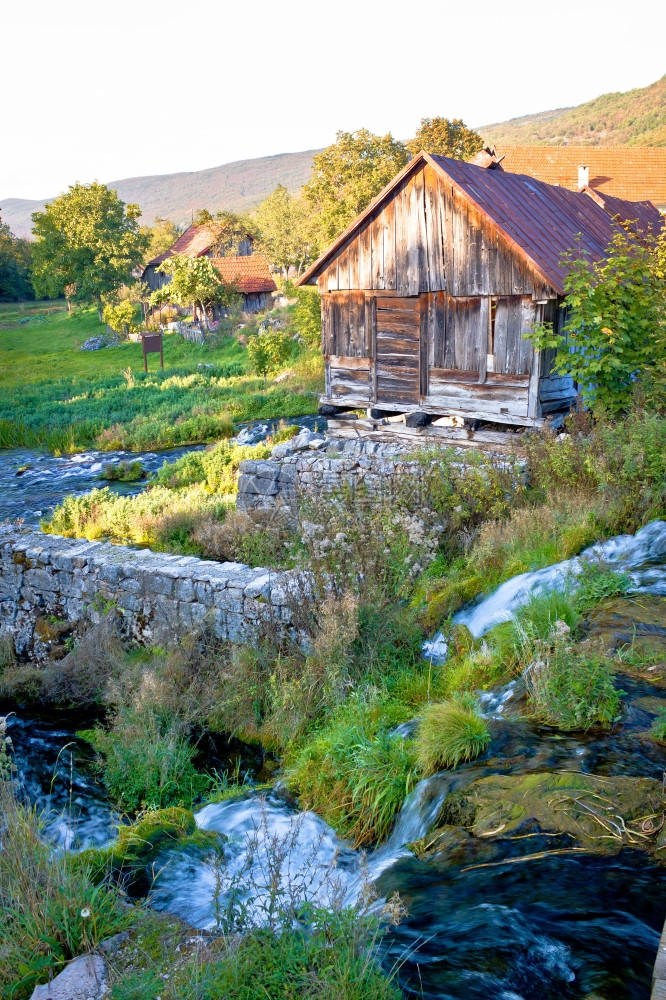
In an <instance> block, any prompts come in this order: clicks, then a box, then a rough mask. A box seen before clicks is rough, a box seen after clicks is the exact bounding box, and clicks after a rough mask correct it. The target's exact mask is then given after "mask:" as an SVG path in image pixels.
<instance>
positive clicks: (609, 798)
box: [419, 772, 666, 852]
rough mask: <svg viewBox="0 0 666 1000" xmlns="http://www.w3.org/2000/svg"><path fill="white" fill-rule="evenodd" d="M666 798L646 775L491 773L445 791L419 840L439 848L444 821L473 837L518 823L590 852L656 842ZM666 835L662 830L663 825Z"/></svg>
mask: <svg viewBox="0 0 666 1000" xmlns="http://www.w3.org/2000/svg"><path fill="white" fill-rule="evenodd" d="M665 808H666V803H665V801H664V794H663V789H662V784H661V782H660V781H655V780H653V779H652V778H635V777H625V776H617V777H601V776H598V775H593V774H581V773H579V772H555V773H553V772H546V773H543V772H539V773H536V774H526V775H502V774H494V775H490V776H488V777H485V778H480V779H479V780H478V781H475V782H474V783H473V784H472V785H469V786H468V787H467V788H465V789H461V790H459V791H457V792H453V793H452V794H450V795H448V796H447V797H446V799H445V800H444V804H443V806H442V809H441V811H440V814H439V817H438V820H437V829H435V831H434V832H433V833H431V834H430V835H429V836H428V837H426V838H424V839H423V840H422V841H420V842H419V849H420V851H421V852H423V851H425V850H426V848H425V845H427V844H428V842H430V843H431V844H432V845H433V846H432V848H431V850H434V851H436V850H439V848H438V846H437V845H438V838H439V836H440V834H441V832H442V830H443V829H445V828H450V827H451V826H459V827H462V828H463V829H464V830H466V831H468V832H469V833H472V834H473V835H474V836H475V837H484V838H486V837H488V838H490V837H501V838H505V837H511V836H512V835H514V834H517V833H518V831H520V830H525V829H527V830H530V831H534V830H538V831H541V832H542V833H551V834H563V835H568V836H569V837H570V839H571V844H572V846H574V845H579V846H582V847H586V848H589V849H592V850H595V851H600V852H608V851H616V850H619V848H620V847H622V846H627V845H630V846H634V847H639V848H643V849H644V850H654V849H656V848H658V847H659V846H660V845H661V839H660V838H661V837H662V829H663V823H664V810H665ZM663 835H664V838H665V839H666V832H664V834H663Z"/></svg>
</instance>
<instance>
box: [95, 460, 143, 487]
mask: <svg viewBox="0 0 666 1000" xmlns="http://www.w3.org/2000/svg"><path fill="white" fill-rule="evenodd" d="M146 475H147V473H146V470H145V469H144V467H143V466H142V465H141V462H110V463H109V464H108V465H105V466H104V469H103V471H102V475H101V477H100V478H101V479H106V480H107V481H108V482H118V483H136V482H138V481H139V480H141V479H145V478H146Z"/></svg>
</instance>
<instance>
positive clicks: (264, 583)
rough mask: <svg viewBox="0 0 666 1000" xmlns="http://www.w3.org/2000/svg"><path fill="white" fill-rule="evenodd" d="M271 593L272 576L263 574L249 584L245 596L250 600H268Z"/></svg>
mask: <svg viewBox="0 0 666 1000" xmlns="http://www.w3.org/2000/svg"><path fill="white" fill-rule="evenodd" d="M270 591H271V574H270V573H262V574H260V575H259V576H256V577H255V578H254V580H251V581H250V583H248V585H247V587H246V588H245V590H244V591H243V595H244V596H245V597H249V598H255V599H256V598H257V597H263V598H264V599H265V600H268V598H269V597H270Z"/></svg>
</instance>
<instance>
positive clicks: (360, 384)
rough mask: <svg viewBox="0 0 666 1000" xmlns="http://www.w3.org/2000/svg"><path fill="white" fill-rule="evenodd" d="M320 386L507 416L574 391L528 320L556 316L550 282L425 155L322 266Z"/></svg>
mask: <svg viewBox="0 0 666 1000" xmlns="http://www.w3.org/2000/svg"><path fill="white" fill-rule="evenodd" d="M318 286H319V291H320V294H321V300H322V339H323V348H324V354H325V356H326V396H327V398H328V399H330V400H332V401H334V402H336V401H337V402H340V403H345V404H347V403H355V404H366V403H367V404H376V405H377V406H379V407H382V408H388V409H390V408H394V409H410V408H411V409H416V408H423V409H425V410H427V411H429V412H432V413H457V414H464V415H465V416H470V417H477V418H482V419H487V420H498V421H500V422H505V423H512V422H518V423H530V422H532V423H533V422H535V421H538V419H539V418H540V417H541V415H542V413H548V412H552V411H554V410H557V409H560V408H561V407H562V406H563V405H566V404H567V403H569V402H570V401H571V399H572V398H573V396H574V388H573V383H572V381H571V379H568V378H563V377H559V376H554V375H553V374H552V373H551V367H552V362H553V357H552V355H547V354H545V353H544V354H542V355H538V354H535V352H534V350H533V347H532V344H531V342H530V341H529V340H528V339H525V337H524V334H525V332H526V331H527V330H528V329H529V328H530V327H531V326H532V325H534V324H535V323H538V322H540V321H543V320H545V321H550V322H556V323H560V322H561V317H560V315H559V312H560V311H559V309H558V303H557V300H556V298H555V292H554V290H553V289H552V288H551V287H550V286H549V285H547V284H546V283H545V282H544V280H543V279H542V278H541V277H540V275H539V274H538V272H536V271H535V270H534V269H533V268H531V267H530V266H529V264H528V263H527V262H525V261H524V260H522V259H521V258H520V257H519V256H518V255H517V254H516V252H515V249H514V247H513V246H512V245H511V244H510V243H509V241H508V240H507V239H506V238H505V237H504V236H503V235H502V234H501V233H499V232H498V231H496V230H495V229H494V227H493V226H492V224H491V223H490V221H489V220H488V219H487V218H486V217H485V216H483V215H482V214H481V213H480V212H478V211H477V210H476V208H475V207H474V206H473V205H471V204H470V203H469V202H468V201H467V200H466V199H465V198H463V197H462V196H461V195H459V194H458V192H457V191H456V190H455V188H454V187H453V185H452V184H451V183H450V182H448V181H447V180H446V179H445V178H442V177H441V176H440V175H439V174H438V173H437V171H435V170H434V169H433V168H432V167H431V166H430V165H429V164H426V165H425V167H424V168H423V169H422V170H420V171H419V172H418V173H416V174H414V175H413V176H411V177H409V178H407V179H405V180H404V181H403V182H402V183H401V184H400V185H399V186H398V187H397V188H396V189H395V191H394V193H393V195H392V197H391V199H390V200H389V201H388V202H387V203H385V204H384V205H383V206H381V207H379V208H378V209H377V210H376V211H375V212H374V213H373V214H372V215H371V216H369V217H368V218H367V219H366V220H365V222H364V224H363V226H362V227H361V228H360V229H358V230H357V231H356V232H355V233H354V234H353V235H352V236H350V238H349V240H348V241H347V243H346V244H345V245H344V246H342V248H341V250H340V251H339V252H338V253H337V254H336V257H335V259H334V260H332V261H331V262H330V264H329V265H328V267H327V268H326V269H325V270H324V271H323V272H322V273H321V274H320V276H319V278H318Z"/></svg>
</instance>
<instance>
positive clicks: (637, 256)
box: [527, 229, 666, 414]
mask: <svg viewBox="0 0 666 1000" xmlns="http://www.w3.org/2000/svg"><path fill="white" fill-rule="evenodd" d="M561 266H562V267H563V268H564V269H565V270H566V278H565V280H564V290H565V293H566V300H565V305H566V309H567V320H566V323H565V324H564V329H563V332H562V333H561V334H560V333H555V332H554V331H553V328H552V326H551V325H549V324H541V325H540V326H537V327H535V328H534V329H533V330H532V331H531V332H530V333H529V334H528V335H527V336H529V337H530V339H531V340H532V342H533V343H534V345H535V347H537V348H539V349H541V350H547V349H549V348H556V349H557V352H558V353H557V356H556V358H555V370H556V371H557V372H558V373H560V374H562V375H564V374H570V375H572V376H573V377H574V379H575V380H576V382H577V383H578V385H579V389H580V392H581V394H582V396H583V399H584V400H585V402H586V403H587V405H588V406H590V407H591V408H592V409H598V410H605V411H606V412H608V413H610V414H618V413H620V412H622V411H623V410H626V409H627V407H628V406H629V403H630V400H631V397H632V394H633V391H634V389H635V388H636V386H637V384H642V386H643V388H644V390H645V391H646V392H647V394H648V395H650V394H652V393H654V395H655V397H656V398H658V397H660V396H662V395H663V393H664V390H665V389H666V230H662V231H661V233H660V234H659V235H655V234H650V235H648V236H647V237H646V238H644V239H640V240H639V239H637V238H636V236H635V235H634V234H633V233H632V232H631V231H630V230H629V229H626V230H625V229H620V230H619V231H618V232H617V233H616V234H615V236H614V237H613V239H612V240H611V243H610V245H609V247H608V250H607V253H606V256H605V257H604V258H603V259H602V260H600V261H594V260H592V259H591V258H590V255H589V253H588V252H587V251H586V250H584V249H582V247H580V246H579V247H578V248H576V249H574V250H572V251H570V252H569V253H566V254H564V255H563V257H562V263H561Z"/></svg>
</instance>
